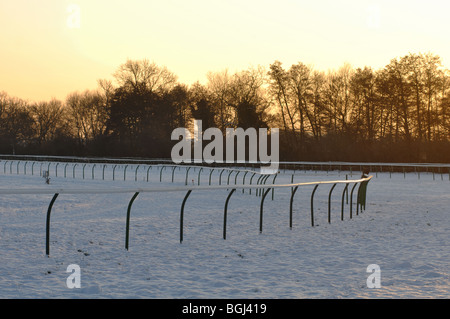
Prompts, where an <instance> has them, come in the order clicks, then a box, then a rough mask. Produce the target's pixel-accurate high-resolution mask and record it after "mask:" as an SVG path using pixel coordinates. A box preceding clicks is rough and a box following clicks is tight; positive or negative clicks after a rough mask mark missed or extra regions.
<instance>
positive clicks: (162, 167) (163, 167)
mask: <svg viewBox="0 0 450 319" xmlns="http://www.w3.org/2000/svg"><path fill="white" fill-rule="evenodd" d="M163 169H166V167H165V166H161V169H160V170H159V182H162V172H163Z"/></svg>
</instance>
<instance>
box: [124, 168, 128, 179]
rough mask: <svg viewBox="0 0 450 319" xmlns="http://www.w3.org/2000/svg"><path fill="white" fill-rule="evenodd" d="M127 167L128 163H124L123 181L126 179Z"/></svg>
mask: <svg viewBox="0 0 450 319" xmlns="http://www.w3.org/2000/svg"><path fill="white" fill-rule="evenodd" d="M127 167H128V165H125V168H124V169H123V180H124V181H126V180H127Z"/></svg>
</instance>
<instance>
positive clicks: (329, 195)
mask: <svg viewBox="0 0 450 319" xmlns="http://www.w3.org/2000/svg"><path fill="white" fill-rule="evenodd" d="M335 187H336V184H334V185H333V187H331V190H330V194H328V223H329V224H330V223H331V193H332V192H333V189H334V188H335Z"/></svg>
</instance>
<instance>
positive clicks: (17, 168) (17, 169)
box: [16, 161, 20, 175]
mask: <svg viewBox="0 0 450 319" xmlns="http://www.w3.org/2000/svg"><path fill="white" fill-rule="evenodd" d="M19 164H20V161H18V162H17V167H16V171H17V172H16V174H17V175H19Z"/></svg>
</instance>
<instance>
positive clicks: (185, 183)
mask: <svg viewBox="0 0 450 319" xmlns="http://www.w3.org/2000/svg"><path fill="white" fill-rule="evenodd" d="M190 169H191V167H190V166H189V167H188V168H187V169H186V180H185V181H184V185H187V184H188V175H189V170H190Z"/></svg>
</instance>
